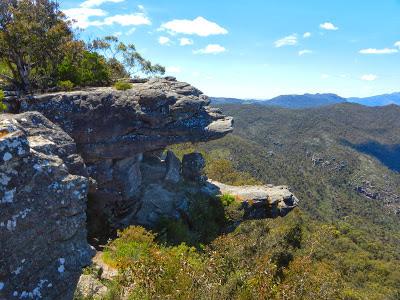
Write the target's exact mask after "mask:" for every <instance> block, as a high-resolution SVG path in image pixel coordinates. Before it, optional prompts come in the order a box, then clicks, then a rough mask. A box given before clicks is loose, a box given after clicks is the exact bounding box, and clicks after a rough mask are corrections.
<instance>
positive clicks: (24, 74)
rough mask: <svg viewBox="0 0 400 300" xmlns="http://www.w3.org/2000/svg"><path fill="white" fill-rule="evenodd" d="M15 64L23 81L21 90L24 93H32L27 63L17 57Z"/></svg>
mask: <svg viewBox="0 0 400 300" xmlns="http://www.w3.org/2000/svg"><path fill="white" fill-rule="evenodd" d="M15 64H16V66H17V70H18V75H19V77H20V80H21V89H22V91H23V92H30V91H31V82H30V80H29V70H28V66H27V64H26V63H24V62H23V60H22V58H21V56H20V55H18V54H17V55H15Z"/></svg>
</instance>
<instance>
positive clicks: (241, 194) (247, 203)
mask: <svg viewBox="0 0 400 300" xmlns="http://www.w3.org/2000/svg"><path fill="white" fill-rule="evenodd" d="M203 190H204V191H205V192H207V193H208V194H210V195H221V194H229V195H232V196H234V197H235V199H236V201H239V202H241V209H243V210H244V215H243V219H245V220H248V219H265V218H277V217H284V216H286V215H287V214H288V213H289V212H290V211H291V210H293V209H294V208H295V207H297V205H298V203H299V200H298V199H297V198H296V197H295V196H294V195H293V194H292V193H291V192H290V190H289V188H288V187H287V186H273V185H266V186H261V185H255V186H250V185H246V186H232V185H227V184H223V183H220V182H217V181H212V180H210V181H209V182H208V183H207V185H206V186H205V187H204V188H203Z"/></svg>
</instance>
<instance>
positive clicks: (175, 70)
mask: <svg viewBox="0 0 400 300" xmlns="http://www.w3.org/2000/svg"><path fill="white" fill-rule="evenodd" d="M165 71H166V72H167V73H174V74H178V73H180V72H181V71H182V70H181V68H180V67H174V66H171V67H167V68H166V69H165Z"/></svg>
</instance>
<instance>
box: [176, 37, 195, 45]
mask: <svg viewBox="0 0 400 300" xmlns="http://www.w3.org/2000/svg"><path fill="white" fill-rule="evenodd" d="M179 45H181V46H189V45H193V40H191V39H188V38H181V39H179Z"/></svg>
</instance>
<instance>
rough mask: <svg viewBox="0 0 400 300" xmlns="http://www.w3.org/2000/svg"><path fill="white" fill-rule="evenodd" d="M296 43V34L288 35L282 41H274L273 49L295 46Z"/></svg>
mask: <svg viewBox="0 0 400 300" xmlns="http://www.w3.org/2000/svg"><path fill="white" fill-rule="evenodd" d="M297 43H298V41H297V34H292V35H289V36H287V37H284V38H282V39H279V40H277V41H275V43H274V44H275V47H276V48H280V47H284V46H295V45H297Z"/></svg>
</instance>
